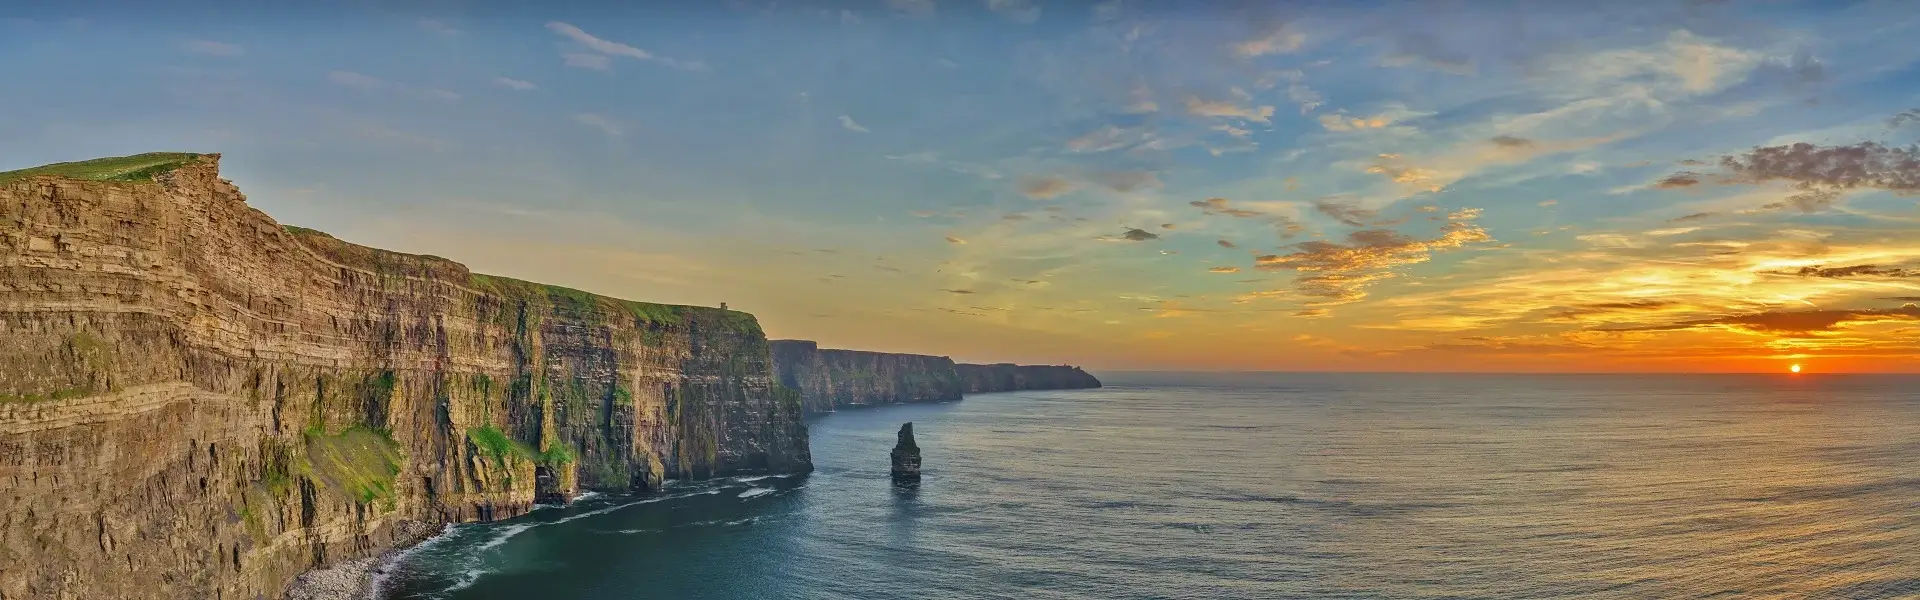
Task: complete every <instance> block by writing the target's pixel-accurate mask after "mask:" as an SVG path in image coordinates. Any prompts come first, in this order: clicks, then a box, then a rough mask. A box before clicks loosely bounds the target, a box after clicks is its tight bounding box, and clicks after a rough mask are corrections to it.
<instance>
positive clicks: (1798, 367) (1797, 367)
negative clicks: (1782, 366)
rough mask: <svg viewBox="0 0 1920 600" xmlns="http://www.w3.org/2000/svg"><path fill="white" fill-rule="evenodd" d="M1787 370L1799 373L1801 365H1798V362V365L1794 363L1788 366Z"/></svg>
mask: <svg viewBox="0 0 1920 600" xmlns="http://www.w3.org/2000/svg"><path fill="white" fill-rule="evenodd" d="M1787 370H1788V371H1793V372H1795V373H1799V372H1800V365H1797V364H1796V365H1794V366H1791V367H1787Z"/></svg>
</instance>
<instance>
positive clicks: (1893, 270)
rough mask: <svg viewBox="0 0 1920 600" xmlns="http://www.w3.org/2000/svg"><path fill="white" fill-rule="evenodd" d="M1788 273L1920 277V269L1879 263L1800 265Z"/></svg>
mask: <svg viewBox="0 0 1920 600" xmlns="http://www.w3.org/2000/svg"><path fill="white" fill-rule="evenodd" d="M1785 274H1788V275H1798V276H1801V277H1836V278H1845V277H1920V269H1903V268H1899V267H1882V266H1879V265H1853V266H1850V267H1823V266H1811V267H1800V270H1798V271H1786V272H1785Z"/></svg>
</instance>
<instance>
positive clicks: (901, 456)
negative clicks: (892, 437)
mask: <svg viewBox="0 0 1920 600" xmlns="http://www.w3.org/2000/svg"><path fill="white" fill-rule="evenodd" d="M893 482H894V483H897V484H913V483H919V482H920V445H919V444H915V443H913V422H911V421H909V422H907V423H905V424H903V425H901V426H900V441H898V442H895V443H894V444H893Z"/></svg>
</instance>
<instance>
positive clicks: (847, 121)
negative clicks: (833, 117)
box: [840, 115, 873, 133]
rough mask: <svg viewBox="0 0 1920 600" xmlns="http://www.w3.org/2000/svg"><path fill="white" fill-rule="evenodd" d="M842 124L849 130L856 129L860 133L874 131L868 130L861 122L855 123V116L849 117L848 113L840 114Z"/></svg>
mask: <svg viewBox="0 0 1920 600" xmlns="http://www.w3.org/2000/svg"><path fill="white" fill-rule="evenodd" d="M840 126H841V127H845V128H846V129H847V131H854V132H859V133H873V132H871V131H868V130H867V128H866V127H863V126H861V125H860V124H859V123H855V122H854V121H853V117H849V116H847V115H840Z"/></svg>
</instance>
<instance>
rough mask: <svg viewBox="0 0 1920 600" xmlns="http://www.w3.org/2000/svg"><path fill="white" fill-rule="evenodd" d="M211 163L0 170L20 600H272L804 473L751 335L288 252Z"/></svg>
mask: <svg viewBox="0 0 1920 600" xmlns="http://www.w3.org/2000/svg"><path fill="white" fill-rule="evenodd" d="M218 159H219V157H218V155H189V154H165V155H158V154H156V155H141V156H137V157H125V158H120V159H107V160H102V161H88V162H85V163H68V164H63V165H51V166H49V167H44V168H41V169H36V170H32V171H28V172H15V173H7V174H0V599H4V600H14V599H26V598H62V599H70V600H88V599H108V598H113V599H119V598H208V599H219V598H228V599H253V598H271V597H278V596H279V595H280V593H281V592H282V590H283V589H284V588H285V587H286V585H287V583H288V582H289V581H291V580H292V579H293V577H294V576H296V575H298V574H299V573H301V572H302V571H305V570H307V569H309V568H313V567H317V566H321V565H325V564H329V563H333V562H338V561H340V560H343V559H347V558H352V557H355V556H361V555H366V554H370V553H373V552H377V551H379V550H381V549H384V548H388V547H391V546H394V545H397V544H404V543H408V542H411V541H414V540H416V539H418V538H419V537H420V536H421V535H423V534H424V533H427V532H431V531H434V530H437V529H438V527H437V526H438V524H440V523H444V522H449V521H468V520H489V519H500V518H506V517H511V516H514V515H518V514H521V513H524V512H526V511H527V510H529V509H530V508H531V507H532V505H533V503H534V502H535V501H536V499H538V498H549V499H564V498H566V497H569V496H571V495H572V494H574V493H575V492H576V491H578V490H580V489H586V488H606V489H629V488H638V489H651V488H656V487H658V486H659V485H660V484H661V483H662V482H663V481H665V480H667V479H674V478H704V477H712V476H718V475H724V474H731V473H747V472H769V471H772V472H800V471H806V470H809V469H810V468H811V458H810V455H809V452H808V448H807V432H806V426H805V422H804V420H803V419H802V418H801V417H802V413H803V410H804V407H803V406H801V404H800V396H799V394H797V393H794V392H792V391H790V390H784V389H783V388H781V387H779V386H776V385H775V384H774V381H773V378H772V373H773V369H772V368H771V364H770V351H769V347H768V343H767V340H766V337H765V335H764V334H762V333H761V329H760V324H759V323H758V322H757V321H756V320H755V319H754V317H753V316H752V315H749V314H746V313H740V312H734V311H728V310H723V309H717V308H705V307H694V306H672V305H661V304H648V303H641V302H628V301H624V300H616V299H613V298H606V297H601V296H595V295H592V294H588V293H585V292H580V291H577V290H571V289H567V288H560V287H554V286H546V285H541V284H536V283H529V282H524V281H519V280H514V279H507V278H501V277H488V276H485V275H478V274H472V273H469V272H468V271H467V269H466V267H464V266H462V265H460V264H459V263H455V262H452V261H449V260H445V259H441V258H437V257H432V256H415V255H407V254H399V253H394V252H387V251H382V250H376V249H373V248H367V247H362V246H356V245H353V244H349V243H346V242H342V241H340V240H337V239H333V238H332V237H329V236H327V235H326V234H323V233H319V232H315V231H310V230H303V229H299V228H291V227H282V226H281V225H279V224H278V223H275V222H274V221H273V219H271V218H269V217H267V215H265V214H263V213H261V212H260V211H258V210H255V209H253V208H251V207H249V206H247V204H246V203H245V198H244V196H242V195H241V194H240V192H239V190H238V189H236V188H235V187H234V186H233V185H232V184H231V183H230V182H228V181H226V180H223V179H221V178H220V177H219V175H218Z"/></svg>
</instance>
